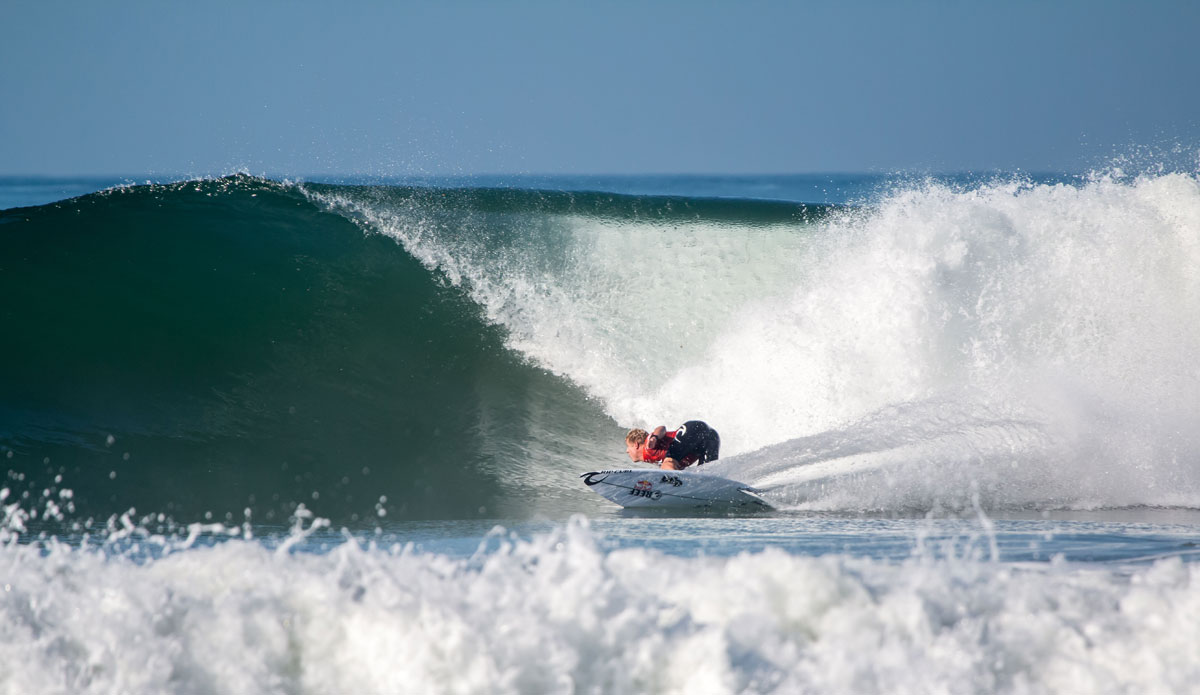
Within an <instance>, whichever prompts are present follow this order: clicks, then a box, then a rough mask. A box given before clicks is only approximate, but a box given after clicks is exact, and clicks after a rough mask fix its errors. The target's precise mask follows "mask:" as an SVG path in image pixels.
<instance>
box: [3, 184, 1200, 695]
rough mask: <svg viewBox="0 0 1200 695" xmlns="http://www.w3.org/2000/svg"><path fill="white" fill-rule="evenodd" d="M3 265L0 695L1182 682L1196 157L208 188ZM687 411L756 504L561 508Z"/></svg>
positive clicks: (13, 219) (101, 205) (22, 231)
mask: <svg viewBox="0 0 1200 695" xmlns="http://www.w3.org/2000/svg"><path fill="white" fill-rule="evenodd" d="M835 189H836V190H835ZM814 191H825V192H826V195H824V196H821V195H814ZM829 191H833V192H832V193H830V192H829ZM0 243H2V244H3V249H0V250H2V251H3V253H0V283H3V284H0V290H2V293H0V296H3V297H5V300H4V316H5V317H6V319H7V321H6V323H7V325H8V326H9V327H10V340H9V341H6V342H7V345H6V347H4V348H3V352H0V358H2V359H0V364H2V365H3V366H0V383H6V384H8V387H7V388H6V389H4V392H5V393H6V394H7V395H5V396H3V397H2V398H3V400H2V401H0V456H3V457H4V460H5V461H6V464H7V467H8V473H7V476H6V478H5V479H4V480H3V481H0V509H2V510H3V524H2V525H0V592H2V593H0V616H2V619H0V662H2V663H3V664H4V668H3V669H0V692H5V693H28V692H38V693H108V692H130V693H160V692H179V693H195V692H269V693H329V692H348V691H354V692H369V693H392V692H405V693H409V692H412V693H426V692H427V693H445V692H456V693H626V692H636V693H682V692H689V693H697V692H698V693H851V692H852V693H930V692H939V693H980V692H988V693H1022V694H1024V693H1077V692H1087V693H1133V692H1136V693H1188V692H1200V686H1197V685H1196V684H1197V683H1200V658H1198V655H1197V653H1196V649H1195V645H1196V644H1198V643H1200V622H1198V621H1197V620H1196V619H1195V617H1196V616H1197V615H1200V571H1198V570H1197V569H1196V568H1197V567H1198V566H1200V565H1197V563H1196V562H1195V560H1196V559H1197V558H1198V557H1200V551H1198V550H1197V543H1198V542H1200V540H1198V534H1197V530H1198V529H1200V430H1198V429H1197V428H1196V427H1195V423H1196V422H1197V421H1200V366H1198V365H1200V361H1198V360H1197V357H1200V322H1198V321H1197V317H1198V316H1200V178H1198V177H1197V176H1196V174H1195V173H1191V172H1172V173H1163V172H1151V173H1146V174H1140V175H1125V174H1123V173H1121V172H1117V171H1110V172H1105V173H1101V174H1096V175H1091V176H1081V177H1070V176H1054V177H1030V176H1021V177H1011V176H1009V177H985V178H979V177H940V178H938V177H933V178H928V179H920V180H907V179H906V180H899V179H896V180H893V179H889V178H887V177H841V178H836V177H831V178H829V179H826V180H818V177H813V179H811V180H808V179H803V180H801V179H797V178H795V177H793V178H787V177H743V178H741V179H735V178H730V179H729V180H726V181H721V180H715V181H714V180H712V179H706V180H704V181H702V182H700V181H693V180H688V179H687V178H686V177H658V178H654V177H646V178H643V179H632V178H630V179H613V180H604V179H592V180H586V181H582V182H580V181H575V180H571V181H567V180H565V179H564V180H560V181H555V180H538V181H537V182H536V185H535V184H534V183H533V182H525V183H521V182H518V183H517V184H511V183H509V184H507V185H502V184H500V183H497V184H496V185H487V186H480V185H477V184H476V185H464V184H463V183H462V182H457V181H453V182H432V183H431V182H420V183H418V184H413V183H412V182H395V183H379V182H369V183H354V182H348V183H347V182H341V183H330V182H316V181H309V182H289V181H284V182H277V181H271V180H267V179H259V178H254V177H248V176H235V177H226V178H222V179H211V180H195V181H184V182H174V183H161V184H144V185H129V186H121V187H118V188H114V189H108V190H105V191H103V192H99V193H95V194H92V195H89V196H85V197H83V198H78V199H72V200H67V201H61V202H54V203H48V204H41V203H39V204H36V205H34V204H30V205H29V206H28V207H23V208H16V207H14V208H10V209H8V210H0ZM84 259H86V260H84ZM72 283H76V284H77V285H78V286H80V287H86V288H88V293H87V296H82V295H80V294H79V293H78V292H76V291H74V290H72V289H71V288H72V287H73V285H72ZM130 288H134V289H130ZM147 288H152V289H153V290H154V292H153V293H151V292H149V291H141V290H147ZM155 297H158V299H155ZM48 316H51V317H57V319H48V318H45V317H48ZM72 327H75V328H72ZM67 336H70V338H71V340H70V341H69V342H67V341H65V338H66V337H67ZM696 417H700V418H703V419H704V420H706V421H708V422H709V423H711V424H712V425H713V426H715V427H716V428H717V429H719V430H720V432H721V438H722V451H721V453H722V458H721V459H720V460H719V461H717V462H714V463H711V464H707V465H706V466H704V467H703V469H702V470H701V472H704V471H710V472H713V473H716V474H719V475H722V476H726V477H730V478H734V479H737V480H741V481H743V482H745V483H747V484H750V485H753V486H755V487H757V488H759V489H761V490H763V491H764V493H763V494H764V497H765V498H766V499H768V500H769V501H770V502H771V503H772V504H773V505H774V506H775V508H776V511H773V512H769V513H765V514H755V515H749V516H735V517H727V516H722V515H711V514H697V515H685V516H682V517H680V516H655V515H651V516H638V515H633V514H630V513H628V512H623V511H621V510H618V509H616V508H614V507H611V506H610V505H608V504H607V503H606V502H604V501H603V500H600V499H599V498H598V497H596V496H595V495H592V494H591V493H590V492H589V491H588V490H587V489H585V488H584V486H582V485H581V484H580V483H579V481H578V474H579V473H581V472H583V471H586V470H594V469H599V468H609V467H618V466H620V467H624V466H625V465H626V463H627V462H623V461H622V458H623V445H622V443H621V437H622V435H623V432H624V430H625V429H626V428H629V427H634V426H641V427H647V426H651V427H652V426H654V425H657V424H666V425H668V426H673V425H675V424H678V423H679V422H682V421H683V420H687V419H692V418H696ZM451 435H452V436H451ZM131 507H133V508H132V509H131Z"/></svg>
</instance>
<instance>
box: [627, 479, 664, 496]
mask: <svg viewBox="0 0 1200 695" xmlns="http://www.w3.org/2000/svg"><path fill="white" fill-rule="evenodd" d="M629 494H631V495H633V496H634V497H645V498H647V499H651V500H657V499H659V498H661V497H662V493H661V492H659V491H658V490H655V489H654V483H652V482H650V481H649V480H639V481H637V482H636V483H634V485H633V489H631V490H630V491H629Z"/></svg>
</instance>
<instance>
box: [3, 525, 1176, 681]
mask: <svg viewBox="0 0 1200 695" xmlns="http://www.w3.org/2000/svg"><path fill="white" fill-rule="evenodd" d="M489 544H490V546H491V549H490V550H489V551H488V552H484V553H481V554H477V555H476V556H474V557H471V558H467V559H455V558H452V557H448V556H444V555H438V554H432V553H422V552H416V551H414V550H413V549H412V548H411V547H409V548H406V549H396V548H393V549H390V550H388V549H379V548H371V547H362V546H360V545H359V544H358V543H356V542H346V543H343V544H341V545H340V546H339V547H337V548H336V549H334V550H332V551H331V552H329V553H327V554H309V553H289V552H287V550H286V549H283V550H271V549H269V548H267V547H265V546H264V545H262V544H260V543H258V542H255V541H247V540H232V541H227V542H224V543H220V544H218V545H217V546H215V547H207V548H192V549H190V550H187V551H186V552H177V553H172V554H169V555H167V556H166V557H164V558H162V559H159V560H154V561H143V562H141V563H139V562H135V561H133V560H132V559H130V557H129V556H124V555H118V556H115V557H112V556H107V557H106V555H105V554H102V553H98V552H90V551H79V550H72V549H70V548H67V547H63V546H58V547H51V548H50V549H49V550H48V551H47V550H46V549H45V548H39V547H35V546H28V545H13V544H7V545H4V546H0V566H3V567H4V568H5V569H4V572H3V576H2V577H0V663H3V664H4V668H3V669H0V691H2V692H8V693H42V694H46V695H49V694H53V693H72V694H86V693H111V692H121V693H133V694H137V693H156V694H157V693H169V692H180V693H185V692H230V693H233V692H237V693H241V692H255V693H298V692H313V693H318V692H319V693H330V692H361V693H395V692H403V693H444V692H455V693H535V692H536V693H579V692H587V693H633V692H637V693H796V692H806V693H850V692H852V693H860V694H863V695H867V694H870V693H887V694H889V695H890V694H894V693H929V692H945V693H974V692H989V693H1077V692H1088V693H1097V694H1103V693H1128V692H1143V693H1158V692H1162V693H1167V692H1171V693H1184V692H1194V691H1195V684H1196V683H1197V682H1198V681H1200V663H1198V662H1197V661H1196V659H1195V645H1196V644H1198V643H1200V623H1198V622H1197V621H1196V620H1195V619H1194V618H1195V616H1196V615H1197V614H1200V568H1197V567H1195V566H1192V565H1186V564H1184V563H1181V562H1179V560H1178V559H1173V560H1164V561H1160V562H1158V563H1157V564H1154V565H1153V566H1148V567H1141V568H1135V569H1129V570H1124V571H1117V570H1114V569H1112V568H1104V567H1100V568H1097V567H1096V566H1091V567H1079V566H1072V565H1068V564H1065V563H1050V564H1047V565H1042V566H1037V567H1032V566H1013V565H1003V564H996V563H992V562H989V561H986V560H977V559H966V558H958V559H954V558H952V559H933V558H931V557H917V558H914V559H912V560H909V561H906V562H902V563H885V562H880V561H871V560H864V559H859V560H855V559H850V558H846V557H836V556H827V557H822V558H812V557H802V556H794V555H789V554H787V553H784V552H780V551H775V550H766V551H764V552H758V553H746V554H741V555H737V556H734V557H728V558H716V557H699V558H683V557H674V556H669V555H663V554H660V553H658V552H654V551H648V550H643V549H636V548H634V549H629V548H627V549H622V550H608V551H606V550H604V549H602V547H601V545H600V544H599V543H598V539H597V537H596V536H595V535H594V534H593V533H592V532H591V531H590V529H589V528H588V527H587V524H586V523H584V522H573V523H571V524H568V525H567V526H566V527H564V528H561V529H559V530H557V531H555V532H552V533H548V534H545V535H542V536H538V537H535V538H534V539H532V540H530V541H518V540H512V539H509V538H508V537H507V536H506V535H505V534H503V533H498V534H496V535H495V536H494V537H493V538H492V539H491V540H490V541H489Z"/></svg>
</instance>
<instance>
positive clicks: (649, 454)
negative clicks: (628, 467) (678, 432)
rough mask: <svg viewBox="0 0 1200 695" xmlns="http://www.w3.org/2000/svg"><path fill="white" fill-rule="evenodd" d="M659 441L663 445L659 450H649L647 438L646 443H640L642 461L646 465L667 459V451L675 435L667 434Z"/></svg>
mask: <svg viewBox="0 0 1200 695" xmlns="http://www.w3.org/2000/svg"><path fill="white" fill-rule="evenodd" d="M660 439H661V443H662V444H663V447H662V448H661V449H651V448H650V439H649V438H647V439H646V441H645V442H643V443H642V460H643V461H645V462H646V463H660V462H661V461H662V460H663V459H665V458H666V457H667V449H669V448H670V447H671V442H673V441H675V433H674V432H667V433H666V434H665V435H663V436H662V437H661V438H660Z"/></svg>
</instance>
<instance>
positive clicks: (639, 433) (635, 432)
mask: <svg viewBox="0 0 1200 695" xmlns="http://www.w3.org/2000/svg"><path fill="white" fill-rule="evenodd" d="M649 436H650V434H649V433H648V432H646V430H644V429H641V428H640V427H634V428H633V429H631V430H629V432H628V433H627V434H626V435H625V443H626V444H636V445H637V446H641V445H643V444H645V443H646V437H649Z"/></svg>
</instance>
